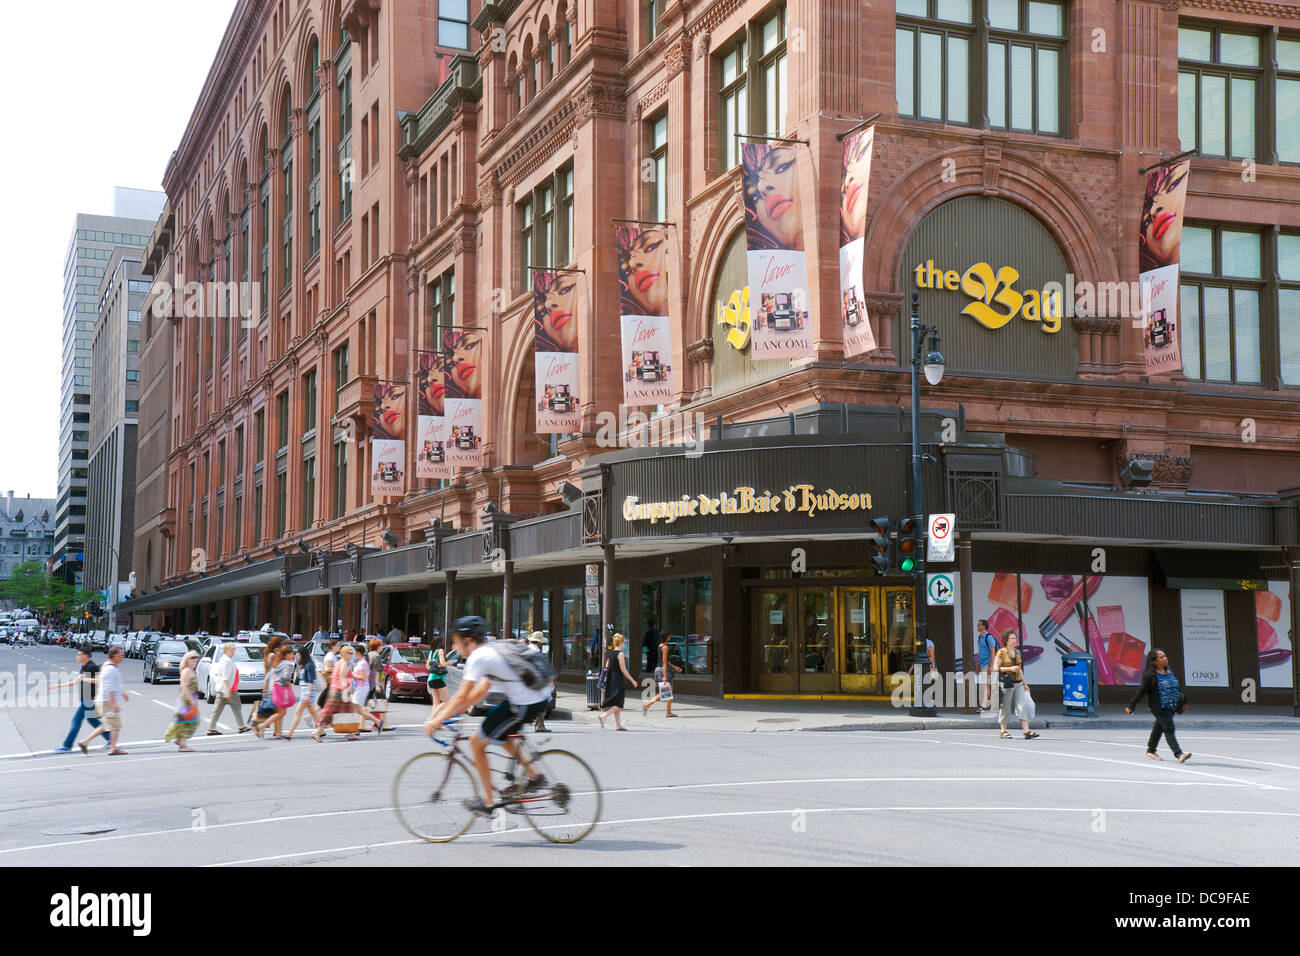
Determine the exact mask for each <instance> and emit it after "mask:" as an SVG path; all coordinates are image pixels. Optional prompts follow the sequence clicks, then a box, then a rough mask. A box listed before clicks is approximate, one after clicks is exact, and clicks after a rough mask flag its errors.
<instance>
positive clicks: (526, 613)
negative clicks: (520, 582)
mask: <svg viewBox="0 0 1300 956" xmlns="http://www.w3.org/2000/svg"><path fill="white" fill-rule="evenodd" d="M510 620H511V626H512V627H513V628H514V632H515V637H528V636H529V635H531V634H532V633H533V631H536V630H540V628H538V627H537V626H536V625H535V622H534V621H533V593H532V592H531V591H529V592H528V593H527V594H516V595H514V596H513V597H512V598H511V608H510Z"/></svg>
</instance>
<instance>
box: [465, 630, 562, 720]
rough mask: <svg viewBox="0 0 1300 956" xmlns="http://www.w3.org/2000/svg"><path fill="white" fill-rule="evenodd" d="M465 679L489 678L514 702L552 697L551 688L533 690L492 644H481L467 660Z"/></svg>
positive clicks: (530, 701) (524, 704)
mask: <svg viewBox="0 0 1300 956" xmlns="http://www.w3.org/2000/svg"><path fill="white" fill-rule="evenodd" d="M464 680H467V681H473V682H474V683H478V682H479V681H481V680H489V681H491V682H492V685H493V686H494V687H496V689H497V690H499V691H501V693H503V694H505V695H506V700H508V701H510V703H512V704H516V705H520V706H526V705H528V704H536V703H539V702H541V701H544V700H550V699H551V689H550V688H549V687H543V688H540V689H538V690H531V689H529V688H528V687H526V686H524V682H523V681H521V680H520V679H519V678H518V677H516V676H515V672H514V669H513V668H512V667H511V666H510V665H509V664H508V663H506V660H505V659H504V658H503V657H502V656H501V655H500V654H499V653H498V652H497V649H496V648H495V647H493V646H492V645H491V644H481V645H479V647H478V648H477V649H476V650H475V651H474V653H472V654H470V656H469V657H468V658H467V659H466V661H465V675H464Z"/></svg>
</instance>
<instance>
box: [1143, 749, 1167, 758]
mask: <svg viewBox="0 0 1300 956" xmlns="http://www.w3.org/2000/svg"><path fill="white" fill-rule="evenodd" d="M1147 756H1148V757H1150V758H1151V759H1152V760H1164V759H1165V758H1164V757H1162V756H1160V755H1159V754H1158V753H1156V752H1155V751H1154V750H1148V751H1147Z"/></svg>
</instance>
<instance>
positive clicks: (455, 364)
mask: <svg viewBox="0 0 1300 956" xmlns="http://www.w3.org/2000/svg"><path fill="white" fill-rule="evenodd" d="M483 359H484V355H483V332H482V330H481V329H449V330H447V331H446V332H444V333H443V339H442V361H443V381H444V384H445V391H444V393H443V408H444V415H443V423H444V424H443V428H444V430H445V436H446V438H445V442H446V449H447V464H448V465H450V466H452V467H455V468H479V467H482V465H483V381H482V378H483Z"/></svg>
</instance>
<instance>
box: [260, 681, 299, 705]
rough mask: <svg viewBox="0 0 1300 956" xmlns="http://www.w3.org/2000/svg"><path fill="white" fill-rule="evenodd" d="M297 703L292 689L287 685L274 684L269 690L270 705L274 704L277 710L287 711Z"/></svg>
mask: <svg viewBox="0 0 1300 956" xmlns="http://www.w3.org/2000/svg"><path fill="white" fill-rule="evenodd" d="M297 702H298V698H297V696H296V695H295V694H294V692H293V688H292V687H290V686H289V685H288V684H276V685H275V686H274V687H272V688H271V703H272V704H274V705H275V707H276V708H277V709H281V708H283V709H285V710H287V709H288V708H290V707H292V706H293V705H294V704H296V703H297ZM259 712H260V708H259Z"/></svg>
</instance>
